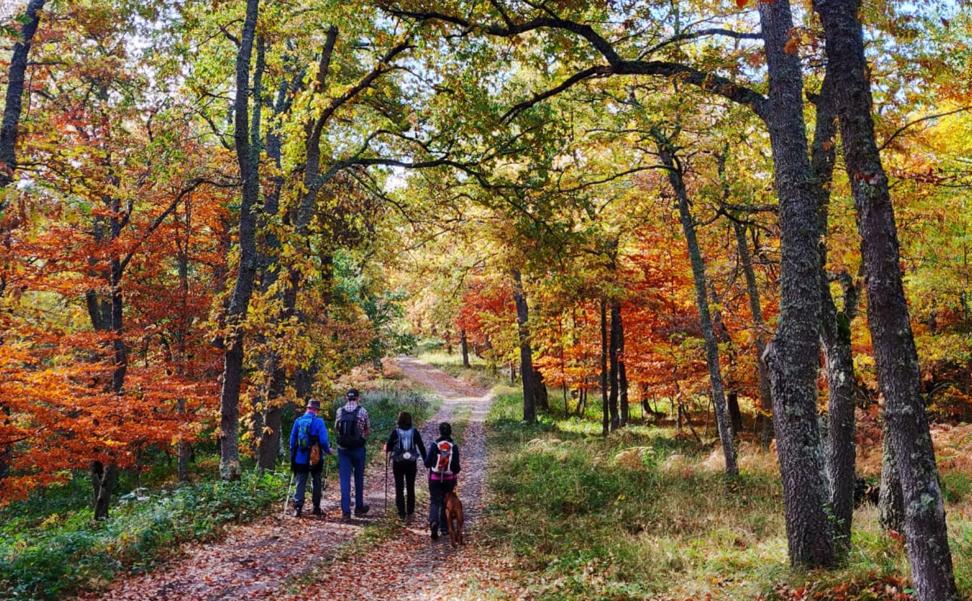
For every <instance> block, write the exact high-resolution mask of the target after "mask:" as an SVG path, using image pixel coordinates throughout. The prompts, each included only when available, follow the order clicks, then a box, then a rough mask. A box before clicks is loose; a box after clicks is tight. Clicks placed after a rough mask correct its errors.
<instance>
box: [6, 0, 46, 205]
mask: <svg viewBox="0 0 972 601" xmlns="http://www.w3.org/2000/svg"><path fill="white" fill-rule="evenodd" d="M44 3H45V0H30V2H28V3H27V10H25V11H24V15H23V17H22V18H21V19H19V21H20V22H21V23H22V24H23V25H22V26H21V28H20V39H19V40H17V43H16V44H14V48H13V56H11V58H10V67H9V69H8V70H7V94H6V98H5V99H4V106H3V122H2V124H0V191H3V190H5V189H6V188H7V186H9V185H10V183H11V182H12V181H13V178H14V175H15V173H16V171H17V135H18V129H19V127H20V113H21V110H22V108H23V97H24V83H25V81H26V74H27V66H28V64H29V57H30V46H31V43H32V42H33V40H34V34H35V33H37V27H38V25H40V11H41V9H42V8H44ZM5 202H6V201H2V202H0V209H2V208H3V207H4V203H5Z"/></svg>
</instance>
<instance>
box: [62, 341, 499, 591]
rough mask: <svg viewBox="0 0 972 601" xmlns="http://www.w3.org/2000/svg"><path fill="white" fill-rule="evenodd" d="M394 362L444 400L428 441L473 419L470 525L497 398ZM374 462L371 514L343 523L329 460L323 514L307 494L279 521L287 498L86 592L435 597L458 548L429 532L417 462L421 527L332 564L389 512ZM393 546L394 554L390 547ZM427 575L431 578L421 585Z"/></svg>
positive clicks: (467, 488) (467, 464) (465, 485)
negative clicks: (216, 536) (298, 511)
mask: <svg viewBox="0 0 972 601" xmlns="http://www.w3.org/2000/svg"><path fill="white" fill-rule="evenodd" d="M396 363H397V364H398V365H399V367H400V368H401V369H402V371H403V372H404V375H405V376H406V377H407V378H408V379H410V380H412V381H413V382H415V383H416V384H418V385H420V386H422V387H426V388H429V389H431V390H432V392H433V393H434V394H436V395H438V396H440V397H441V398H442V406H441V407H440V409H439V411H438V412H437V413H436V414H435V415H434V416H432V417H431V418H429V419H428V420H427V421H426V423H425V424H423V425H422V427H421V428H420V430H421V432H422V437H423V439H424V440H425V441H426V444H428V442H430V441H432V440H435V438H436V437H437V435H438V431H437V428H438V424H439V422H441V421H452V422H453V423H454V424H455V426H456V430H457V431H459V428H460V427H461V426H462V424H463V422H466V426H465V428H464V429H462V431H461V433H460V436H459V441H458V442H459V443H460V446H461V449H462V456H461V458H462V474H461V477H460V488H459V493H460V496H461V498H462V499H463V503H464V505H465V514H466V523H467V530H468V528H469V525H471V523H473V522H475V519H476V516H477V515H478V514H479V513H480V511H481V507H482V492H483V480H484V477H485V463H486V457H485V436H484V431H483V427H484V421H485V417H486V412H487V411H488V409H489V403H490V401H491V396H490V395H489V393H488V391H486V390H482V389H478V388H476V387H473V386H471V385H469V384H467V383H464V382H462V381H460V380H457V379H456V378H453V377H452V376H450V375H449V374H447V373H445V372H443V371H442V370H439V369H437V368H435V367H432V366H430V365H428V364H425V363H422V362H421V361H419V360H417V359H413V358H410V357H399V358H398V359H397V360H396ZM387 435H388V433H387V432H375V433H374V434H373V436H379V437H382V438H384V437H385V436H387ZM375 459H376V460H371V461H370V463H369V466H368V469H367V472H366V476H365V497H366V502H367V503H368V504H369V505H370V506H371V512H370V513H369V514H368V515H367V516H366V517H364V518H354V519H353V520H352V521H351V522H350V523H342V522H341V521H340V519H339V518H340V515H341V513H340V491H339V490H338V486H337V477H336V471H337V470H336V469H335V466H334V463H333V460H331V461H329V463H328V465H327V467H326V468H325V469H326V472H325V478H326V479H325V491H324V502H323V505H324V511H325V518H324V519H317V518H314V517H311V516H310V515H309V513H310V512H309V510H310V498H309V497H310V491H308V495H307V496H308V499H307V501H306V503H305V510H307V511H306V512H305V514H304V517H302V518H300V519H295V518H293V517H291V516H290V515H288V516H287V517H283V518H282V517H281V508H282V505H281V504H274V506H273V508H272V510H271V512H270V514H269V515H268V516H266V517H264V518H262V519H260V520H257V521H255V522H252V523H249V524H244V525H239V526H235V527H232V528H231V529H230V530H229V532H228V533H227V535H226V536H225V537H223V538H222V539H221V540H219V541H217V542H212V543H192V544H189V545H186V546H185V547H183V548H182V549H181V551H180V553H179V554H178V558H177V559H174V560H173V561H171V562H169V563H167V564H164V565H162V566H160V567H158V568H157V569H155V570H153V571H151V572H149V573H146V574H144V575H139V576H134V577H130V578H121V579H119V580H118V581H116V582H115V583H113V585H112V586H111V587H110V588H109V589H108V590H107V591H105V592H104V593H102V594H101V595H83V596H82V597H81V598H82V599H98V598H100V599H119V600H127V599H132V600H135V599H138V600H149V599H159V600H161V599H186V600H194V601H195V600H199V601H202V600H207V601H208V600H216V599H239V598H248V599H269V598H273V599H279V598H281V597H286V596H287V595H288V594H292V591H293V590H295V588H300V587H301V586H303V587H305V588H306V590H304V591H301V592H300V593H299V594H296V595H294V596H293V597H292V598H300V599H304V598H308V597H311V598H317V597H323V596H330V595H332V594H333V593H335V592H337V591H335V590H333V589H331V587H333V586H334V585H333V584H332V585H331V586H328V583H329V582H332V581H333V580H334V579H335V578H337V579H338V581H339V582H340V584H339V585H338V586H339V588H340V589H343V590H342V593H343V594H342V596H343V597H344V598H350V599H368V598H371V596H372V595H373V596H374V597H375V598H377V597H379V596H381V597H383V596H384V595H387V594H388V592H389V591H394V590H396V588H397V587H402V586H404V587H405V588H398V590H403V591H404V590H407V591H409V594H408V597H409V598H410V599H420V598H421V599H438V598H440V597H439V596H438V595H437V594H435V593H434V592H432V591H433V590H434V588H435V586H436V585H439V584H443V583H444V581H443V580H442V579H441V578H438V577H430V574H434V572H435V570H434V567H435V566H436V565H441V564H443V563H444V562H445V559H446V558H447V557H449V556H450V555H451V554H452V550H451V546H450V545H449V539H448V537H443V538H440V539H439V540H438V541H435V542H433V541H432V540H431V538H430V537H429V535H428V531H427V528H426V523H425V522H426V518H427V515H428V504H427V502H426V499H427V493H426V492H425V491H426V490H427V487H426V485H425V476H424V470H421V469H420V473H419V475H418V478H417V479H416V491H417V492H418V491H421V492H420V496H419V499H418V503H417V504H416V509H415V518H416V519H415V522H414V524H413V525H412V526H410V527H409V528H404V527H403V528H402V533H401V536H399V537H397V538H396V539H395V540H392V541H389V542H385V543H384V544H382V545H381V546H380V547H377V548H370V549H369V548H368V545H363V549H364V550H363V551H362V552H361V554H360V556H355V557H353V561H354V569H353V571H352V573H356V575H357V576H358V577H356V578H353V579H351V578H347V575H348V573H349V572H348V566H347V565H346V562H345V561H334V559H336V558H338V557H341V556H342V551H344V550H346V549H348V548H349V547H348V544H349V543H352V542H353V541H354V540H355V539H356V538H357V536H358V535H359V534H361V533H362V532H363V531H364V530H363V529H364V527H365V526H367V525H368V524H373V523H376V522H378V521H380V520H382V518H383V517H384V490H385V489H384V483H385V481H384V477H385V474H384V469H385V464H384V462H383V461H382V460H381V459H380V458H375ZM388 493H389V499H388V512H389V513H390V514H394V512H395V501H394V483H393V482H392V478H391V475H390V474H389V490H388ZM389 549H392V550H393V551H394V552H392V553H389V552H388V551H389ZM378 555H380V557H378ZM342 576H344V577H343V578H342ZM420 580H421V581H424V582H425V585H421V586H420V582H419V581H420ZM349 581H351V583H350V584H349ZM302 583H306V584H302ZM406 583H407V585H406ZM426 585H427V586H426ZM349 586H350V587H352V588H354V589H355V590H351V589H349V588H348V587H349ZM422 587H424V588H422ZM420 588H422V590H425V589H428V590H429V591H430V592H429V593H428V595H426V594H424V593H419V592H416V591H417V590H419V589H420ZM329 589H331V590H329Z"/></svg>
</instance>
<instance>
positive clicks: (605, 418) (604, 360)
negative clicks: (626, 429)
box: [601, 298, 611, 436]
mask: <svg viewBox="0 0 972 601" xmlns="http://www.w3.org/2000/svg"><path fill="white" fill-rule="evenodd" d="M610 431H611V409H610V403H609V400H608V327H607V302H606V301H605V300H604V299H603V298H602V299H601V434H602V435H603V436H607V435H608V432H610Z"/></svg>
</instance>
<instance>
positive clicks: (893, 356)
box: [814, 0, 958, 601]
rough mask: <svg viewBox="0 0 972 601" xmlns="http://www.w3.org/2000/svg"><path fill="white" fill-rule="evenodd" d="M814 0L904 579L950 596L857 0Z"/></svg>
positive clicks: (926, 599) (939, 501) (923, 599)
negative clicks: (863, 284) (883, 424)
mask: <svg viewBox="0 0 972 601" xmlns="http://www.w3.org/2000/svg"><path fill="white" fill-rule="evenodd" d="M814 4H815V8H816V10H817V12H818V14H819V15H820V20H821V23H822V24H823V26H824V38H825V42H826V50H827V60H828V65H827V69H828V72H829V73H830V74H831V75H832V76H833V78H834V91H835V101H836V106H837V115H838V117H839V119H840V132H841V140H842V142H843V149H844V163H845V166H846V169H847V176H848V179H849V180H850V182H851V189H852V192H853V195H854V204H855V205H856V207H857V225H858V231H859V233H860V236H861V256H862V258H863V264H864V273H865V279H866V281H867V301H868V302H867V310H868V326H869V327H870V330H871V340H872V342H873V346H874V358H875V362H876V364H877V371H878V383H879V385H880V387H881V392H882V393H883V395H884V399H885V418H886V419H887V421H888V423H889V425H890V429H889V435H890V439H891V445H892V450H893V452H894V457H895V459H896V460H897V466H898V474H899V477H900V479H901V491H902V494H903V498H904V507H905V540H906V542H907V549H908V559H909V562H910V564H911V577H912V582H913V584H914V588H915V592H916V594H917V597H918V599H919V601H932V600H934V601H951V600H953V599H958V592H957V589H956V587H955V577H954V575H953V572H952V556H951V552H950V550H949V546H948V532H947V527H946V523H945V505H944V500H943V498H942V490H941V487H940V485H939V480H938V468H937V466H936V465H935V452H934V449H933V447H932V440H931V435H930V433H929V428H928V418H927V416H926V414H925V406H924V403H923V400H922V397H921V394H920V372H919V368H918V353H917V351H916V349H915V341H914V337H913V334H912V330H911V322H910V320H909V316H908V303H907V300H906V298H905V294H904V286H903V284H902V280H901V265H900V259H901V257H900V253H899V249H898V234H897V229H896V226H895V219H894V207H893V206H892V204H891V195H890V191H889V189H888V178H887V175H886V174H885V172H884V167H883V165H882V164H881V156H880V153H879V151H878V147H877V143H876V142H875V137H874V122H873V120H872V118H871V110H872V99H871V84H870V81H869V80H868V74H869V72H870V70H869V68H868V65H867V61H866V59H865V56H864V36H863V31H862V27H861V23H860V20H859V19H858V10H859V8H860V4H859V2H857V1H847V0H840V1H837V0H816V2H815V3H814Z"/></svg>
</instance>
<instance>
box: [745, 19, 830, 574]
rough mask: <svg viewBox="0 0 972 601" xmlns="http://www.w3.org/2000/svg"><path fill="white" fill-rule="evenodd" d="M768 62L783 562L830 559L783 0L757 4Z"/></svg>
mask: <svg viewBox="0 0 972 601" xmlns="http://www.w3.org/2000/svg"><path fill="white" fill-rule="evenodd" d="M758 8H759V16H760V24H761V30H762V37H763V44H764V52H765V54H766V59H767V65H768V70H769V96H768V99H767V104H766V108H765V110H764V119H765V121H766V124H767V126H768V129H769V134H770V144H771V147H772V152H773V163H774V179H775V187H776V192H777V196H778V197H779V202H780V207H779V219H780V231H781V236H780V243H781V260H780V288H781V291H780V318H779V323H778V326H777V330H776V335H775V336H774V339H773V341H772V343H771V344H770V345H769V346H768V348H767V352H766V357H767V365H768V367H769V370H770V383H771V387H772V391H773V420H774V425H775V429H776V438H777V447H776V448H777V454H778V456H779V462H780V473H781V475H782V479H783V499H784V505H785V513H786V532H787V544H788V548H789V556H790V562H791V563H792V564H793V565H795V566H799V567H805V568H815V567H830V566H832V565H834V563H835V560H836V555H835V551H834V544H833V537H832V527H831V523H830V519H829V514H830V500H829V499H830V497H829V494H828V490H827V486H826V480H825V474H824V470H823V452H822V449H821V445H820V432H819V428H818V425H817V367H818V360H819V355H818V351H819V340H820V335H819V329H820V294H819V286H818V281H819V270H820V260H819V257H818V256H817V232H818V228H817V206H816V202H815V201H816V198H815V196H814V195H813V194H812V191H811V190H810V185H809V184H810V182H809V181H808V180H809V179H810V164H809V158H808V152H807V151H808V146H807V131H806V124H805V122H804V119H803V111H802V110H797V109H798V107H802V106H803V74H802V71H801V65H800V57H799V56H797V55H796V54H793V53H790V52H787V51H786V49H785V46H786V44H787V42H788V41H789V39H790V35H791V32H792V30H793V16H792V13H791V12H790V3H789V2H788V1H787V0H775V1H774V2H761V3H759V5H758Z"/></svg>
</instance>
